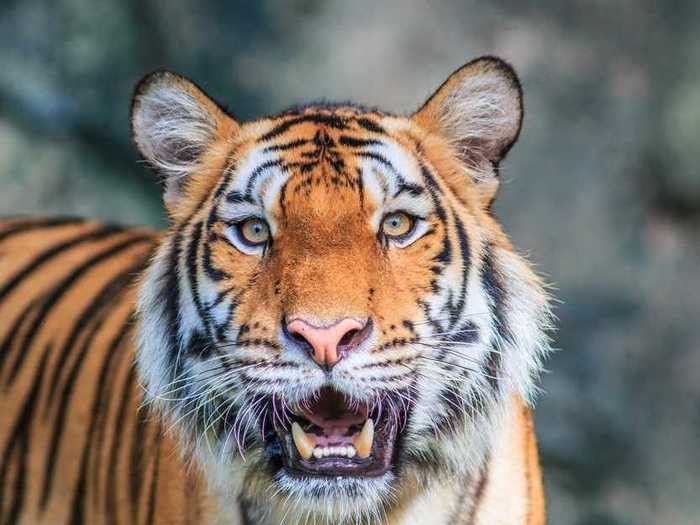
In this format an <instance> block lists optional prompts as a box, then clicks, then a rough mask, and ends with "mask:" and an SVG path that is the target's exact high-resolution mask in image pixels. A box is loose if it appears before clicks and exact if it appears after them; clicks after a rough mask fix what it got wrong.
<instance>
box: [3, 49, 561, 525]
mask: <svg viewBox="0 0 700 525" xmlns="http://www.w3.org/2000/svg"><path fill="white" fill-rule="evenodd" d="M519 97H520V88H519V84H518V83H517V78H516V77H515V76H514V73H512V70H510V69H509V67H508V66H507V65H506V64H504V63H502V62H500V61H498V60H497V59H483V60H481V61H475V62H473V63H470V64H468V65H467V66H465V68H463V69H461V70H459V71H458V72H456V73H455V74H454V75H453V76H452V77H450V79H448V81H447V82H446V84H445V85H443V86H442V87H441V88H440V89H439V90H438V92H437V93H436V94H435V95H434V96H433V97H432V98H431V99H430V100H429V101H428V102H427V103H426V105H425V106H424V107H423V108H421V110H419V111H418V112H417V113H416V114H415V115H414V116H413V117H411V118H407V117H399V116H394V115H389V114H385V113H381V112H377V111H370V110H366V109H364V108H359V107H354V106H307V107H303V108H300V109H297V110H294V111H290V112H288V113H285V114H282V115H279V116H276V117H271V118H266V119H261V120H258V121H255V122H252V123H248V124H239V123H238V122H236V121H235V120H234V119H233V118H232V117H230V116H229V115H228V114H226V113H225V112H223V110H221V109H220V108H219V107H218V106H217V105H216V104H215V103H213V102H212V101H211V100H210V99H209V98H208V97H206V96H205V95H204V94H203V93H202V92H201V91H200V90H199V89H198V88H196V87H195V86H194V85H192V84H191V83H189V82H187V81H185V80H184V79H181V78H180V77H176V76H174V75H171V74H163V73H161V74H156V75H154V76H152V77H149V78H148V79H147V80H146V81H144V82H143V83H142V84H141V85H140V87H139V88H138V89H137V92H136V96H135V100H134V106H133V108H132V125H133V128H134V135H135V140H136V143H137V145H138V147H139V149H140V150H141V152H142V154H143V155H144V157H145V158H146V160H147V161H148V162H149V163H150V164H151V165H152V166H153V167H154V168H155V169H156V171H157V172H158V173H159V174H160V175H161V176H162V177H163V179H164V181H165V202H166V208H167V210H168V213H169V215H170V218H171V222H172V224H171V227H170V228H169V230H168V231H167V232H164V233H161V234H157V233H154V232H150V231H147V230H140V229H121V228H114V227H109V226H103V225H101V224H98V223H95V222H86V221H79V220H63V221H61V220H56V221H51V220H44V221H42V220H36V221H31V220H28V221H27V220H22V219H18V220H14V221H8V222H6V223H3V224H2V226H1V227H0V228H1V229H0V261H2V264H1V266H0V338H1V339H0V342H1V344H2V347H0V385H2V388H3V391H2V394H1V397H0V407H1V408H2V410H0V423H1V425H0V447H2V448H0V451H1V452H2V455H0V461H1V463H0V524H2V525H4V524H5V523H8V524H9V523H64V522H66V523H67V522H70V523H83V522H84V523H102V522H105V523H240V524H255V525H272V524H278V523H319V524H321V523H329V522H332V523H347V524H351V523H383V524H387V525H388V524H392V525H404V524H412V523H435V524H443V523H444V524H464V525H467V524H479V525H483V524H500V523H503V524H529V525H534V524H541V523H544V520H545V512H544V497H543V492H542V482H541V474H540V469H539V464H538V460H537V448H536V444H535V437H534V431H533V428H532V420H531V413H530V409H529V403H530V401H531V396H532V394H533V391H534V386H533V385H534V381H535V379H536V376H537V373H538V371H539V367H540V361H541V359H542V357H543V356H544V354H545V352H546V350H547V338H546V335H545V331H546V329H547V328H548V325H549V322H550V315H549V310H548V307H547V296H546V293H545V291H544V288H543V285H542V283H541V282H540V280H539V279H538V278H537V277H536V275H535V274H534V273H533V272H532V271H531V270H530V268H529V266H528V265H527V263H526V262H525V261H524V259H522V258H521V257H520V256H518V255H517V254H516V253H515V251H514V250H513V248H512V246H511V244H510V242H509V241H508V239H507V237H506V236H505V234H504V233H503V232H502V230H501V228H500V226H499V225H498V223H497V221H496V219H495V218H494V216H493V214H492V213H491V211H490V206H491V202H492V201H493V198H494V196H495V191H496V188H497V178H496V177H497V172H496V166H497V163H498V162H499V161H500V160H501V158H502V157H503V155H505V153H506V152H507V151H508V149H509V148H510V146H511V145H512V143H513V142H514V141H515V139H516V138H517V135H518V133H519V130H520V119H521V117H522V107H521V104H522V103H521V101H520V98H519ZM462 99H464V100H462ZM470 103H471V104H472V106H470V105H469V104H470ZM454 108H457V110H458V111H459V112H460V114H459V115H457V116H455V115H452V114H450V113H449V111H448V110H452V111H456V110H455V109H454ZM493 108H496V110H497V111H496V112H495V113H493V111H494V109H493ZM470 111H471V113H470ZM489 112H492V113H489ZM458 117H459V118H458ZM460 118H461V120H460ZM462 121H464V122H465V124H464V125H465V126H467V129H460V126H461V124H460V122H462ZM450 135H454V136H450ZM458 142H459V143H458ZM339 327H343V328H342V330H340V328H339ZM338 330H340V332H339V331H338ZM336 336H337V337H336ZM368 436H369V437H368ZM336 445H337V446H336ZM324 447H325V448H324ZM324 454H325V456H324ZM329 454H330V456H329Z"/></svg>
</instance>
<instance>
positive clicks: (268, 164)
mask: <svg viewBox="0 0 700 525" xmlns="http://www.w3.org/2000/svg"><path fill="white" fill-rule="evenodd" d="M280 165H282V159H280V158H277V159H274V160H268V161H265V162H263V163H262V164H260V165H259V166H258V167H257V168H255V169H254V170H253V171H252V173H251V174H250V175H249V176H248V182H247V183H246V187H245V196H246V197H248V198H250V196H251V194H252V193H253V187H254V186H255V181H256V180H257V179H258V177H259V176H260V175H262V173H263V172H264V171H265V170H267V169H268V168H274V167H277V166H280Z"/></svg>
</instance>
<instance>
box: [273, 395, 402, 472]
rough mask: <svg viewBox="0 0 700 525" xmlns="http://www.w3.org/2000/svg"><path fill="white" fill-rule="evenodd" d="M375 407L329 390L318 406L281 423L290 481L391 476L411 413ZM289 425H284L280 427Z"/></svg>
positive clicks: (309, 405) (310, 405)
mask: <svg viewBox="0 0 700 525" xmlns="http://www.w3.org/2000/svg"><path fill="white" fill-rule="evenodd" d="M390 406H393V407H394V408H393V409H392V410H389V409H387V407H382V403H378V404H375V405H370V404H368V403H357V402H353V401H351V400H350V399H348V398H347V397H346V396H345V395H344V394H342V393H340V392H338V391H337V390H334V389H331V388H327V387H324V388H322V389H321V390H320V391H319V392H318V395H317V396H315V397H314V399H313V400H309V401H308V402H306V403H302V404H301V405H300V407H299V408H297V409H295V410H290V411H289V413H288V414H287V417H285V418H275V421H274V424H273V427H274V433H275V435H276V438H277V440H278V442H279V444H280V445H281V446H280V449H281V450H280V452H281V458H280V459H281V466H282V467H283V468H284V469H285V470H286V472H287V473H288V474H290V475H307V476H308V475H312V476H328V477H335V476H357V477H376V476H381V475H383V474H385V473H386V472H387V471H389V470H390V469H391V467H392V464H393V459H394V456H395V453H396V449H397V446H396V445H397V438H398V437H399V435H400V430H401V428H403V426H404V424H405V421H406V416H407V414H406V411H405V410H404V409H399V408H398V406H397V405H396V404H392V405H390ZM280 419H284V420H285V421H284V423H282V421H280Z"/></svg>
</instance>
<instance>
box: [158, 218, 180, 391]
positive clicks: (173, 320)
mask: <svg viewBox="0 0 700 525" xmlns="http://www.w3.org/2000/svg"><path fill="white" fill-rule="evenodd" d="M184 227H185V225H184V224H183V225H181V226H180V227H179V228H178V229H177V232H176V233H175V236H174V237H173V240H172V245H171V246H170V254H169V257H168V268H167V270H166V273H165V275H164V276H163V277H164V280H165V282H164V283H163V284H164V286H163V287H162V288H161V290H160V295H161V296H162V297H164V310H165V311H164V314H165V316H166V319H165V322H166V326H171V327H174V328H173V329H172V330H169V331H168V333H169V334H170V337H169V339H170V340H169V342H168V344H169V346H170V348H169V349H168V353H169V354H170V362H171V363H172V366H173V371H172V374H173V376H172V379H174V378H175V377H178V375H179V374H180V367H181V366H182V363H181V362H180V360H179V359H178V355H179V347H180V337H179V330H178V328H177V327H178V326H179V319H180V277H179V276H180V267H179V264H178V261H179V260H180V250H181V249H182V247H181V244H182V231H183V229H184Z"/></svg>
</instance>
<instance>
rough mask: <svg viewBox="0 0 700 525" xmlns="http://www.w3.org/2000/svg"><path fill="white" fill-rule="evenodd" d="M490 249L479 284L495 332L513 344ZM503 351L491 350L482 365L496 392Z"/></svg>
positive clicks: (500, 286) (502, 289)
mask: <svg viewBox="0 0 700 525" xmlns="http://www.w3.org/2000/svg"><path fill="white" fill-rule="evenodd" d="M492 250H493V249H492V247H490V246H489V247H487V248H486V250H485V253H484V258H483V262H482V267H481V282H482V286H483V287H484V291H485V292H486V294H487V295H488V296H489V297H490V298H491V305H490V308H491V314H492V315H493V316H494V318H495V320H496V331H497V332H498V335H499V337H500V338H501V339H503V340H504V341H509V342H511V343H512V342H513V334H512V333H511V331H510V330H509V329H508V325H507V321H506V317H505V298H506V290H505V288H504V283H503V280H502V279H501V278H500V277H499V275H498V272H497V270H496V267H495V263H494V260H493V251H492ZM502 350H503V349H502V348H501V349H498V348H495V349H492V350H491V352H489V355H488V357H487V360H486V364H485V365H484V368H485V371H486V373H487V374H488V376H489V383H490V384H491V387H492V388H493V389H494V390H498V386H499V385H498V377H499V374H500V367H501V359H502V355H501V351H502Z"/></svg>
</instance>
